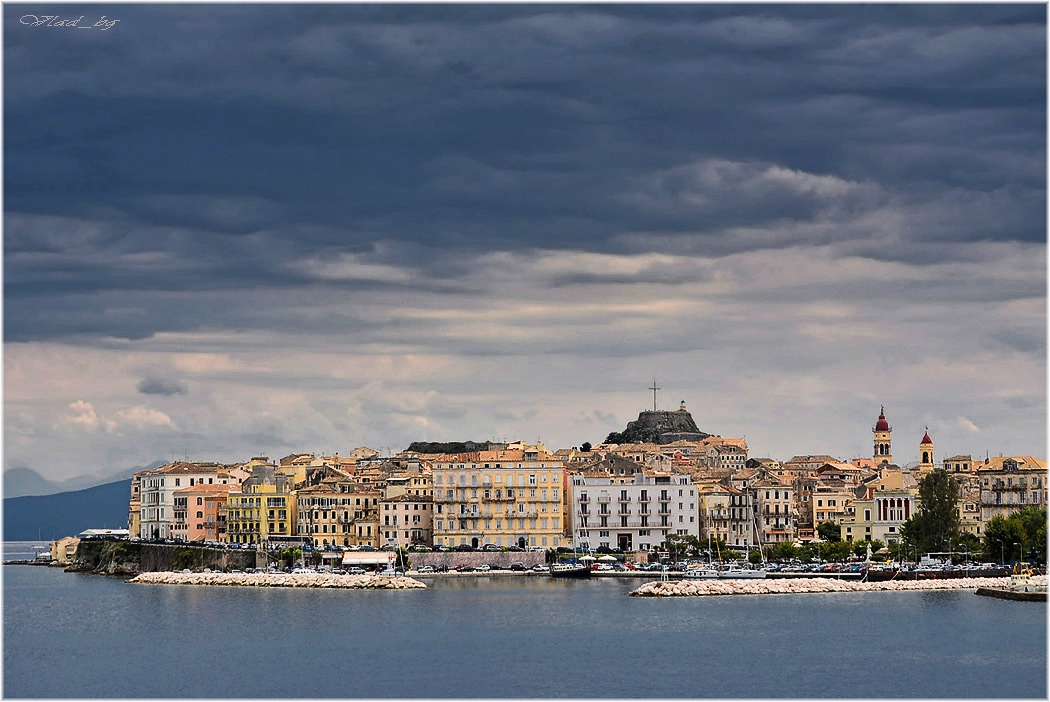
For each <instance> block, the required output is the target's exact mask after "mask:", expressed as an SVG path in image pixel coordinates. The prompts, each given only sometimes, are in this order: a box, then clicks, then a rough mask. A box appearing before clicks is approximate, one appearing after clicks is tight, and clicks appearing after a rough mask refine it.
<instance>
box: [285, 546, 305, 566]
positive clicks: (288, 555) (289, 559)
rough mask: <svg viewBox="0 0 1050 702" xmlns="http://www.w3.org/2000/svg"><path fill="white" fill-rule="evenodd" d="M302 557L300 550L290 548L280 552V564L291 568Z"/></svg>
mask: <svg viewBox="0 0 1050 702" xmlns="http://www.w3.org/2000/svg"><path fill="white" fill-rule="evenodd" d="M302 557H303V552H302V551H301V550H300V549H297V548H292V547H291V546H289V547H288V548H286V549H284V550H283V551H281V563H283V564H284V566H285V567H287V568H291V567H292V566H293V565H295V562H296V561H297V560H299V559H300V558H302Z"/></svg>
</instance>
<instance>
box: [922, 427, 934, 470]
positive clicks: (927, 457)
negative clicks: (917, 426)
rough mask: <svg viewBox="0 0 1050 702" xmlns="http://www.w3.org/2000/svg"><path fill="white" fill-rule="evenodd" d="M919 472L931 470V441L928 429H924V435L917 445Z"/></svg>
mask: <svg viewBox="0 0 1050 702" xmlns="http://www.w3.org/2000/svg"><path fill="white" fill-rule="evenodd" d="M919 458H920V459H921V460H920V461H919V470H920V471H923V472H926V471H931V470H933V439H931V438H930V428H929V427H926V433H925V434H924V435H923V437H922V441H921V442H920V443H919Z"/></svg>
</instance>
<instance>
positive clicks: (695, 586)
mask: <svg viewBox="0 0 1050 702" xmlns="http://www.w3.org/2000/svg"><path fill="white" fill-rule="evenodd" d="M1034 580H1035V582H1037V583H1041V584H1046V576H1045V575H1042V576H1036V577H1035V578H1034ZM1008 583H1009V580H1008V579H1006V578H956V579H952V580H918V581H916V580H908V581H898V580H887V581H884V582H877V583H868V582H856V581H849V580H833V579H831V578H805V579H798V580H788V579H785V580H781V579H775V580H774V579H763V580H669V581H666V582H661V581H658V580H657V581H653V582H648V583H645V584H644V585H642V586H641V587H639V588H638V589H637V590H634V591H633V592H631V593H630V594H631V595H632V596H634V597H702V596H706V595H794V594H802V593H810V592H884V591H888V590H972V589H976V588H981V587H989V588H1002V587H1007V586H1008Z"/></svg>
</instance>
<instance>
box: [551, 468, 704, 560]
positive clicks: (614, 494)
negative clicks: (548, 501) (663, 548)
mask: <svg viewBox="0 0 1050 702" xmlns="http://www.w3.org/2000/svg"><path fill="white" fill-rule="evenodd" d="M570 480H571V482H572V517H571V518H572V533H573V543H574V545H575V546H577V547H579V548H584V549H597V548H601V547H605V548H619V549H621V550H623V551H624V552H628V551H649V550H652V549H655V548H657V547H658V546H659V545H660V544H662V543H663V542H664V541H665V540H666V539H667V537H668V536H669V535H671V534H677V535H689V536H696V537H699V535H700V527H699V519H698V516H699V515H698V512H699V510H698V507H697V505H698V501H697V494H696V486H695V485H693V481H692V478H690V477H689V476H686V475H669V474H658V473H645V472H640V471H639V472H635V473H634V475H633V478H632V480H631V481H630V482H627V481H625V480H623V479H621V478H620V476H618V475H617V476H612V475H609V474H604V473H600V472H588V473H577V474H573V475H572V476H570Z"/></svg>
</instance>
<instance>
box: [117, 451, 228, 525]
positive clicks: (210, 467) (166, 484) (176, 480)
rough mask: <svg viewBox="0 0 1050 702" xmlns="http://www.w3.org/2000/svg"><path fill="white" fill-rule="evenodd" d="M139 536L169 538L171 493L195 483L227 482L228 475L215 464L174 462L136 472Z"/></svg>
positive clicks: (172, 511) (172, 513) (172, 509)
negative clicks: (138, 483) (139, 485)
mask: <svg viewBox="0 0 1050 702" xmlns="http://www.w3.org/2000/svg"><path fill="white" fill-rule="evenodd" d="M138 476H139V481H140V484H141V487H140V491H139V510H140V515H141V516H140V522H139V533H138V534H132V536H139V537H141V538H144V539H170V538H172V527H173V526H174V524H175V522H176V519H175V492H176V491H177V490H181V489H183V488H188V487H193V486H195V485H227V484H230V482H231V480H232V479H231V478H230V474H229V473H228V472H227V470H226V467H225V466H223V465H222V464H219V463H210V462H209V463H188V462H185V461H176V462H175V463H169V464H167V465H165V466H161V467H160V468H156V469H154V470H150V471H145V472H143V473H139V474H138Z"/></svg>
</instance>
